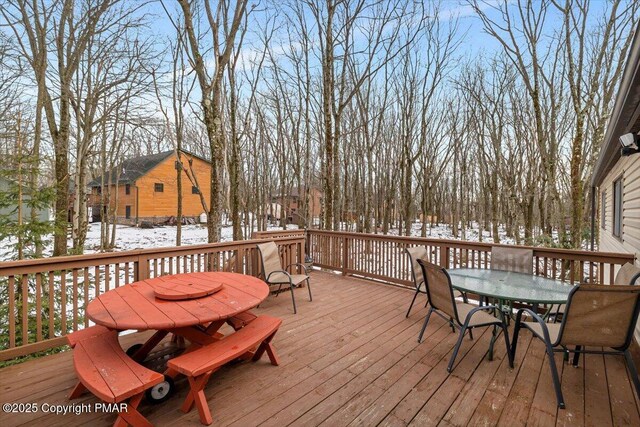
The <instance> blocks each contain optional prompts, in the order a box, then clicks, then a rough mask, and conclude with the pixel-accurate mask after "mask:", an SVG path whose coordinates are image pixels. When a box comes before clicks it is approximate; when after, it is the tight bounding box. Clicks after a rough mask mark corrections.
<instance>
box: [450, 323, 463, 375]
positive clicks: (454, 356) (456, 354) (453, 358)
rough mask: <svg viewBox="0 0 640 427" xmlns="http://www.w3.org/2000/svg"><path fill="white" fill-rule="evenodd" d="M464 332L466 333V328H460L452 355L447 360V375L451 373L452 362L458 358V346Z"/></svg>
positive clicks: (460, 343)
mask: <svg viewBox="0 0 640 427" xmlns="http://www.w3.org/2000/svg"><path fill="white" fill-rule="evenodd" d="M465 332H466V327H465V326H462V328H460V335H459V336H458V341H457V342H456V346H455V347H454V348H453V354H452V355H451V359H450V360H449V366H447V372H449V373H451V371H453V362H455V360H456V357H457V356H458V350H460V346H461V345H462V339H463V338H464V333H465Z"/></svg>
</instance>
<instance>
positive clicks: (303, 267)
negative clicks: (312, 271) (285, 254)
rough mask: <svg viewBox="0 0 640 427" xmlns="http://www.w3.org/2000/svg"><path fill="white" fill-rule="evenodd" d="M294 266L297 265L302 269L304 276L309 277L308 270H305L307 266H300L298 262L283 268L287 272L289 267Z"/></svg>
mask: <svg viewBox="0 0 640 427" xmlns="http://www.w3.org/2000/svg"><path fill="white" fill-rule="evenodd" d="M294 265H298V266H300V267H302V269H303V270H304V274H306V275H307V276H308V275H309V269H308V268H307V266H306V265H304V264H301V263H299V262H294V263H291V264H289V265H287V266H286V267H285V270H288V269H289V267H291V266H294Z"/></svg>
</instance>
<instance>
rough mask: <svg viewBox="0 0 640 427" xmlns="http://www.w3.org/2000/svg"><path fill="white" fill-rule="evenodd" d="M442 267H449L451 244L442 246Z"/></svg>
mask: <svg viewBox="0 0 640 427" xmlns="http://www.w3.org/2000/svg"><path fill="white" fill-rule="evenodd" d="M440 267H443V268H449V246H440Z"/></svg>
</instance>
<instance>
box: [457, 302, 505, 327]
mask: <svg viewBox="0 0 640 427" xmlns="http://www.w3.org/2000/svg"><path fill="white" fill-rule="evenodd" d="M481 310H487V311H489V310H495V311H497V312H498V314H500V321H501V322H502V323H504V313H502V310H500V308H499V307H498V306H497V305H483V306H482V307H476V308H474V309H473V310H471V311H470V312H469V313H467V317H465V319H464V327H465V328H466V327H467V326H469V322H470V321H471V317H473V315H474V314H475V313H476V312H478V311H481Z"/></svg>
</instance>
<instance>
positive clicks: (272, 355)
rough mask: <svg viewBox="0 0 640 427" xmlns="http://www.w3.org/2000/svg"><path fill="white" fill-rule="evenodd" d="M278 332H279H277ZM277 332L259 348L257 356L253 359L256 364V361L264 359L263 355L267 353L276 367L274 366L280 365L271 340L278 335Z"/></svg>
mask: <svg viewBox="0 0 640 427" xmlns="http://www.w3.org/2000/svg"><path fill="white" fill-rule="evenodd" d="M276 332H278V331H276ZM276 332H274V333H272V334H271V335H269V336H268V337H267V339H265V340H264V341H262V343H261V344H260V346H259V347H258V350H256V352H255V354H254V355H253V358H252V359H251V360H252V361H254V362H256V361H258V360H260V358H261V357H262V355H263V354H264V352H265V351H266V352H267V355H268V356H269V360H270V361H271V364H272V365H274V366H278V365H280V360H278V356H277V355H276V353H275V351H274V348H273V346H272V345H271V340H272V339H273V337H274V336H275V335H276Z"/></svg>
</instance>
